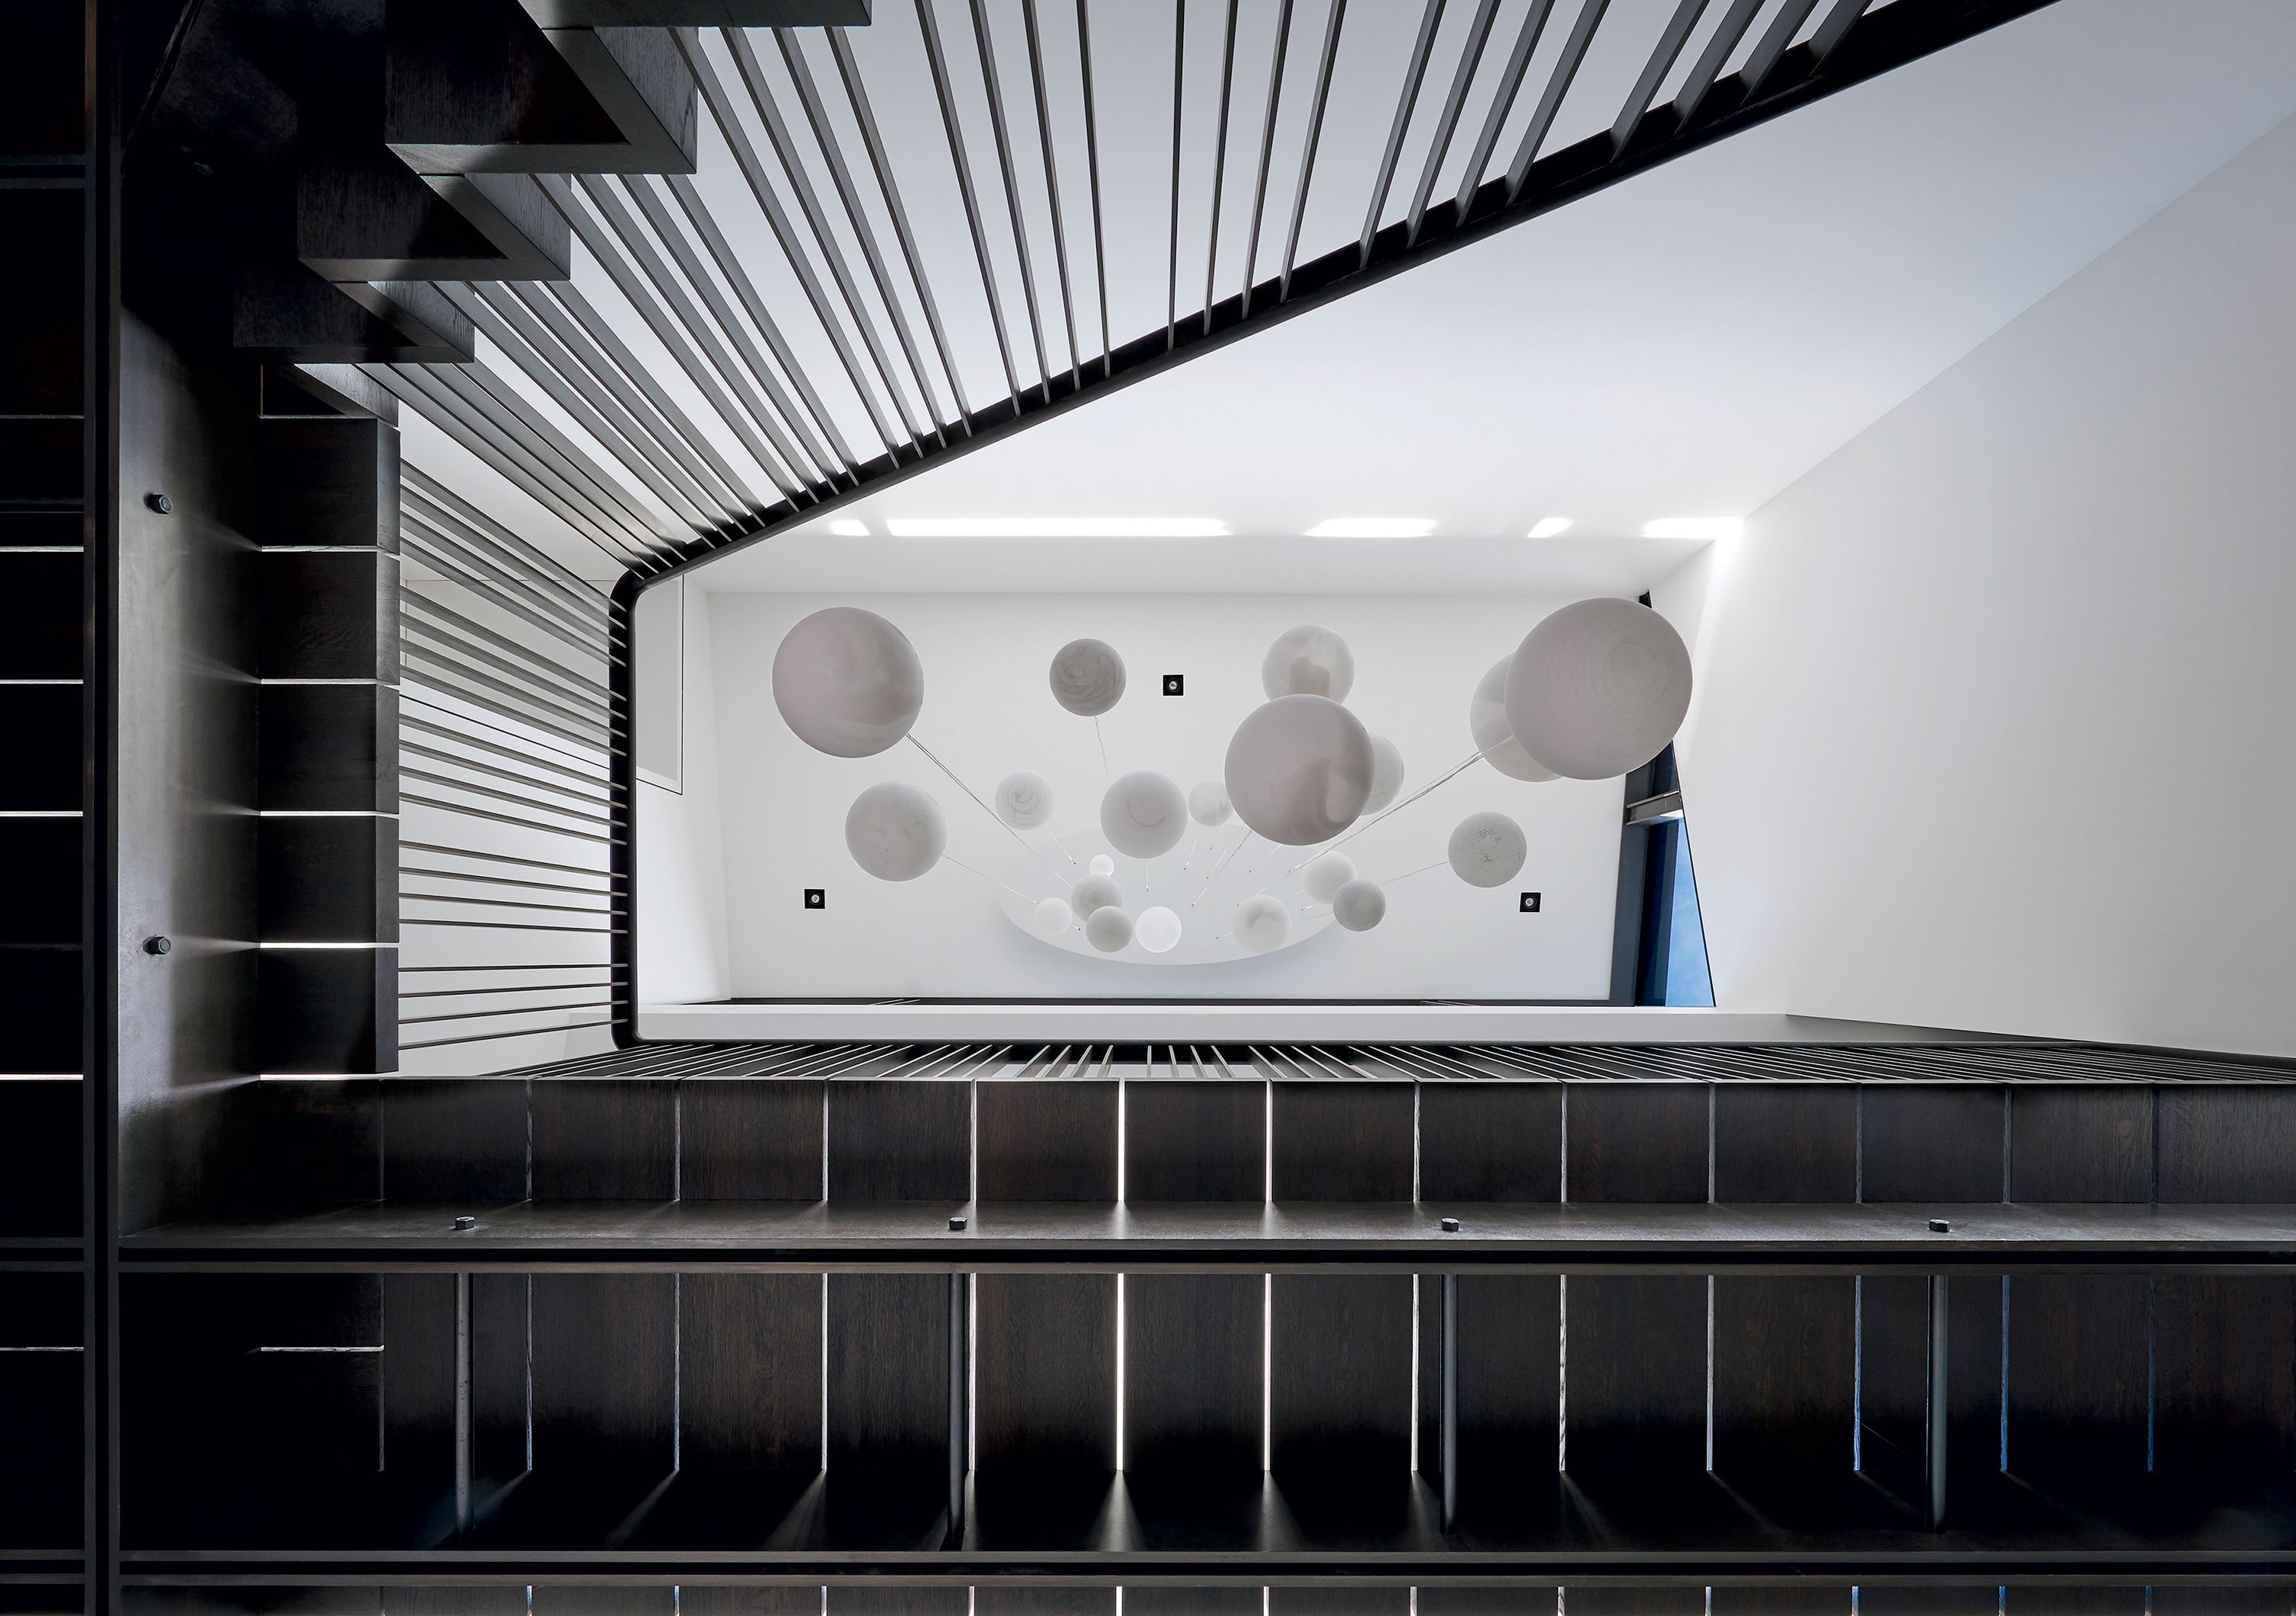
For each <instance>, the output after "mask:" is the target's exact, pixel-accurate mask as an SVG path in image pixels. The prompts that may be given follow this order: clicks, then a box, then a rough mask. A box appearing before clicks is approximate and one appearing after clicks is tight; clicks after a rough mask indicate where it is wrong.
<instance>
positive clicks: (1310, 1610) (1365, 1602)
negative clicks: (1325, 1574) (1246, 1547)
mask: <svg viewBox="0 0 2296 1616" xmlns="http://www.w3.org/2000/svg"><path fill="white" fill-rule="evenodd" d="M1410 1609H1411V1590H1410V1589H1409V1588H1407V1587H1402V1588H1395V1587H1271V1588H1269V1589H1268V1590H1267V1616H1406V1612H1409V1611H1410Z"/></svg>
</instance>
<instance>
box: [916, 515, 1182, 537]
mask: <svg viewBox="0 0 2296 1616" xmlns="http://www.w3.org/2000/svg"><path fill="white" fill-rule="evenodd" d="M885 531H886V532H888V533H890V534H891V535H893V536H894V537H895V538H898V539H1220V538H1226V536H1227V524H1226V522H1223V521H1221V520H1220V519H1219V518H1218V517H1207V516H946V517H941V516H937V517H895V518H892V519H890V521H888V522H887V523H886V524H885Z"/></svg>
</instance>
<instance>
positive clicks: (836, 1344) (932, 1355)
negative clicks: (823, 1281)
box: [829, 1274, 948, 1475]
mask: <svg viewBox="0 0 2296 1616" xmlns="http://www.w3.org/2000/svg"><path fill="white" fill-rule="evenodd" d="M947 1456H948V1280H947V1278H946V1277H943V1276H941V1275H939V1274H832V1275H831V1276H830V1277H829V1465H830V1469H831V1471H832V1473H833V1472H835V1471H837V1470H838V1469H839V1468H840V1466H858V1467H863V1468H866V1467H869V1466H871V1465H873V1464H876V1463H879V1462H886V1463H894V1464H902V1465H922V1466H924V1467H927V1468H930V1469H931V1470H932V1471H933V1473H935V1474H936V1475H938V1474H939V1473H940V1471H941V1469H942V1468H943V1467H944V1466H945V1465H947Z"/></svg>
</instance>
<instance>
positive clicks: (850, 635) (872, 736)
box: [773, 606, 925, 757]
mask: <svg viewBox="0 0 2296 1616" xmlns="http://www.w3.org/2000/svg"><path fill="white" fill-rule="evenodd" d="M773 686H774V706H776V707H778V708H779V709H780V710H781V715H782V722H784V723H786V724H788V725H789V727H790V729H791V730H792V731H794V732H795V733H796V735H797V738H798V739H799V740H801V741H803V742H804V743H805V744H806V745H807V746H808V747H812V748H813V749H814V750H815V751H816V752H826V753H828V754H829V755H830V756H832V757H872V756H874V755H876V754H878V753H880V752H882V751H883V750H884V749H885V748H886V747H891V746H896V745H898V744H899V741H900V739H901V737H903V736H904V735H906V734H907V733H908V732H909V726H910V725H912V724H914V723H915V722H916V721H917V712H918V709H919V708H921V707H922V706H924V700H925V671H924V666H923V665H922V663H920V662H919V661H918V660H917V653H916V648H915V647H914V646H912V645H911V644H910V643H909V640H908V636H907V635H906V634H904V633H901V631H900V630H899V629H897V628H895V627H894V626H893V625H892V624H890V623H888V622H886V621H885V619H884V618H882V617H880V616H878V615H877V614H876V613H874V612H865V611H863V610H862V609H861V608H859V607H857V606H832V607H826V608H823V609H822V610H820V611H817V612H816V613H814V614H813V615H812V616H809V617H808V618H806V619H804V620H803V621H802V622H800V623H799V624H797V625H796V626H794V627H793V628H791V630H790V632H789V633H786V634H783V636H782V642H781V646H780V648H779V649H776V650H775V652H774V674H773Z"/></svg>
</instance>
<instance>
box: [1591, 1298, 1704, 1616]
mask: <svg viewBox="0 0 2296 1616" xmlns="http://www.w3.org/2000/svg"><path fill="white" fill-rule="evenodd" d="M1566 1318H1567V1319H1568V1326H1567V1327H1568V1330H1569V1342H1568V1343H1567V1346H1566V1348H1565V1351H1567V1352H1568V1354H1569V1364H1570V1409H1569V1426H1568V1441H1569V1464H1568V1468H1569V1469H1570V1471H1571V1472H1572V1473H1585V1474H1588V1475H1592V1476H1625V1475H1629V1474H1631V1475H1633V1476H1636V1477H1637V1478H1642V1479H1646V1480H1648V1481H1654V1482H1664V1483H1676V1482H1678V1481H1680V1480H1681V1479H1682V1478H1685V1477H1687V1476H1693V1475H1697V1474H1700V1473H1703V1471H1704V1469H1705V1465H1706V1281H1705V1280H1703V1279H1700V1278H1696V1277H1674V1276H1663V1277H1661V1276H1652V1277H1639V1276H1627V1275H1607V1274H1605V1275H1591V1274H1590V1275H1572V1276H1571V1277H1570V1282H1569V1285H1568V1288H1567V1292H1566ZM1572 1597H1573V1599H1574V1600H1575V1599H1576V1597H1577V1596H1576V1594H1574V1595H1573V1596H1572Z"/></svg>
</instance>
